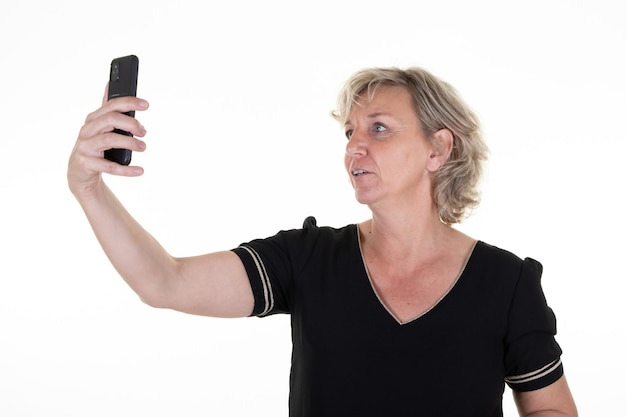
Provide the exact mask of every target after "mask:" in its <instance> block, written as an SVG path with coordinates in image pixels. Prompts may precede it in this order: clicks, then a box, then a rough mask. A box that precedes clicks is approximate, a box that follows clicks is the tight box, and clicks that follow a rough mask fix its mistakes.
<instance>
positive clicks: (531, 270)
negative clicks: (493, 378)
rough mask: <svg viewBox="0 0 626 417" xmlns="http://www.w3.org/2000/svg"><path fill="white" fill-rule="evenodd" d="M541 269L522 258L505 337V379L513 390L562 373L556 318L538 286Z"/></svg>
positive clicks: (544, 383) (536, 385)
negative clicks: (556, 338)
mask: <svg viewBox="0 0 626 417" xmlns="http://www.w3.org/2000/svg"><path fill="white" fill-rule="evenodd" d="M542 271H543V268H542V266H541V264H540V263H539V262H537V261H535V260H534V259H531V258H526V259H524V261H523V262H522V266H521V271H520V275H519V279H518V283H517V287H516V289H515V294H514V296H513V300H512V303H511V309H510V313H509V322H508V330H507V335H506V340H505V358H504V359H505V367H506V369H505V370H506V375H507V376H506V378H505V381H506V383H507V384H508V386H509V387H510V388H511V389H512V390H514V391H533V390H537V389H540V388H543V387H546V386H548V385H550V384H552V383H553V382H555V381H556V380H558V379H559V378H560V377H561V376H562V375H563V365H562V363H561V353H562V351H561V348H560V347H559V345H558V343H557V342H556V340H555V335H556V317H555V315H554V313H553V311H552V309H551V308H550V307H548V304H547V302H546V298H545V295H544V293H543V289H542V287H541V274H542Z"/></svg>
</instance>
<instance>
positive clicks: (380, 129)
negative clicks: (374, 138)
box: [374, 123, 387, 133]
mask: <svg viewBox="0 0 626 417" xmlns="http://www.w3.org/2000/svg"><path fill="white" fill-rule="evenodd" d="M386 130H387V128H386V127H385V126H383V125H381V124H380V123H376V124H375V125H374V132H377V133H380V132H385V131H386Z"/></svg>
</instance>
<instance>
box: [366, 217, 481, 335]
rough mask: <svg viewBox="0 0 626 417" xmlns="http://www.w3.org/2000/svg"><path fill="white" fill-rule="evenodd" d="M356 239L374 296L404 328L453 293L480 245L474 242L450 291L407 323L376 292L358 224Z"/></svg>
mask: <svg viewBox="0 0 626 417" xmlns="http://www.w3.org/2000/svg"><path fill="white" fill-rule="evenodd" d="M356 237H357V241H358V244H359V254H360V256H361V262H362V264H363V269H365V274H366V275H367V280H368V281H369V284H370V288H371V289H372V292H373V293H374V295H376V298H377V299H378V302H379V303H380V305H381V306H383V308H384V309H385V310H386V311H387V313H388V314H389V315H390V316H391V317H392V318H393V319H394V320H395V321H396V323H398V324H399V325H400V326H404V325H406V324H409V323H412V322H414V321H416V320H418V319H419V318H421V317H423V316H425V315H426V314H428V313H429V312H430V311H432V310H433V309H434V308H435V307H437V306H438V305H439V304H440V303H441V302H442V301H443V300H444V299H445V298H446V297H447V296H448V294H450V293H451V292H452V290H453V289H454V288H455V287H456V285H457V283H458V282H459V280H460V279H461V277H462V276H463V274H464V273H465V270H466V269H467V264H468V263H469V261H470V259H471V258H472V256H473V255H474V251H475V250H476V246H477V245H478V240H474V244H473V245H472V249H471V250H470V252H469V255H468V256H467V257H466V258H465V262H464V263H463V266H462V267H461V270H460V271H459V273H458V275H457V277H456V278H455V279H454V281H453V282H452V284H451V285H450V287H448V289H447V290H446V291H445V292H444V293H443V295H442V296H441V297H439V298H438V299H437V300H436V301H435V302H434V303H433V304H432V305H431V306H430V307H428V308H427V309H426V310H424V311H423V312H421V313H419V314H418V315H417V316H415V317H413V318H411V319H408V320H406V321H402V320H400V319H399V318H398V317H397V316H396V315H395V314H393V312H392V311H391V310H390V309H389V307H388V306H387V304H385V302H384V301H383V299H382V298H381V296H380V294H379V293H378V291H377V290H376V287H375V286H374V281H372V277H371V275H370V271H369V269H368V267H367V263H366V262H365V256H364V255H363V246H362V244H361V233H360V227H359V225H358V224H356Z"/></svg>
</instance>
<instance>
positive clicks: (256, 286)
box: [232, 217, 319, 317]
mask: <svg viewBox="0 0 626 417" xmlns="http://www.w3.org/2000/svg"><path fill="white" fill-rule="evenodd" d="M317 231H319V229H318V228H317V225H316V221H315V218H313V217H308V218H307V219H306V220H305V221H304V226H303V228H302V229H293V230H287V231H281V232H279V233H277V234H276V235H275V236H272V237H268V238H265V239H256V240H252V241H250V242H247V243H242V244H241V245H240V246H239V247H237V248H235V249H232V251H233V252H234V253H235V254H237V255H238V256H239V258H240V259H241V262H242V263H243V265H244V268H245V269H246V273H247V274H248V279H249V280H250V286H251V288H252V293H253V295H254V309H253V311H252V314H251V316H258V317H265V316H268V315H272V314H279V313H291V311H292V308H293V305H292V304H293V286H294V277H295V275H296V274H297V273H298V272H299V271H300V270H301V269H302V267H303V266H302V265H303V264H304V263H305V262H306V259H307V257H308V256H309V255H310V253H311V251H312V248H313V247H314V246H315V240H316V237H317Z"/></svg>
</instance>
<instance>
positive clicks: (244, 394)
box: [0, 0, 626, 417]
mask: <svg viewBox="0 0 626 417" xmlns="http://www.w3.org/2000/svg"><path fill="white" fill-rule="evenodd" d="M203 3H207V4H203ZM619 3H620V2H618V1H609V0H593V1H591V0H587V1H574V0H568V1H565V0H563V1H550V0H542V1H534V0H533V1H526V2H523V3H515V4H513V3H512V2H503V1H496V0H479V1H473V2H471V1H464V0H457V1H452V0H448V1H445V0H444V1H437V2H434V1H432V2H418V1H405V2H401V1H395V0H388V1H385V2H375V1H364V0H358V1H357V0H350V1H344V2H342V1H318V2H306V3H305V2H301V3H299V2H295V1H276V0H268V1H263V2H257V1H253V0H250V1H240V2H225V1H220V2H212V3H211V4H208V2H200V1H198V2H191V1H184V0H181V1H178V2H169V1H168V2H165V1H147V0H145V1H136V2H124V1H118V0H112V1H106V2H98V3H91V2H83V1H68V0H65V1H63V0H59V1H56V2H47V1H23V2H5V4H3V6H2V8H1V12H0V42H1V45H2V48H1V51H2V53H1V55H0V62H1V65H0V77H1V78H0V79H1V81H2V84H1V85H2V95H0V119H1V121H2V123H1V124H2V131H1V133H0V145H1V148H0V149H2V152H3V155H2V156H3V158H2V162H1V163H0V181H1V187H2V188H1V189H2V200H1V201H2V202H1V204H0V210H1V211H0V214H1V216H0V244H1V248H0V249H1V251H0V256H1V260H2V262H1V264H0V265H1V266H0V268H1V269H0V275H1V278H0V417H21V416H29V417H30V416H64V417H65V416H67V417H70V416H71V417H74V416H76V417H78V416H80V417H82V416H94V417H97V416H107V417H108V416H111V415H116V416H148V415H149V416H157V417H158V416H174V415H175V416H186V417H187V416H188V417H193V416H207V415H220V416H242V415H250V414H251V413H253V412H254V413H257V415H265V416H281V415H283V416H284V415H286V414H287V395H288V373H289V363H290V330H289V321H288V318H287V317H272V318H268V319H263V320H261V319H241V320H218V319H210V318H202V317H195V316H188V315H184V314H180V313H175V312H171V311H166V310H157V309H152V308H150V307H148V306H146V305H144V304H142V303H141V302H140V301H139V299H138V298H137V296H136V295H135V294H134V293H132V291H131V290H130V289H129V288H128V287H127V286H126V284H125V283H124V282H123V281H122V280H121V279H120V278H119V277H118V276H117V275H116V273H115V271H114V270H113V268H112V267H111V266H110V265H109V263H108V261H107V260H106V258H105V256H104V254H103V253H102V251H101V250H100V248H99V246H98V245H97V243H96V241H95V238H94V237H93V235H92V233H91V230H90V228H89V226H88V224H87V222H86V219H85V217H84V215H83V214H82V212H81V210H80V208H79V206H78V204H77V203H76V202H75V200H74V199H73V197H72V195H71V194H70V192H69V190H68V189H67V185H66V180H65V169H66V162H67V158H68V155H69V153H70V150H71V148H72V146H73V143H74V140H75V137H76V135H77V132H78V130H79V128H80V126H81V124H82V122H83V120H84V118H85V116H86V115H87V113H89V112H91V111H92V110H95V109H96V108H97V107H98V106H99V103H100V99H101V96H102V93H103V90H104V86H105V83H106V80H107V77H108V66H109V63H110V60H111V59H112V58H114V57H117V56H121V55H126V54H130V53H134V54H136V55H138V56H139V58H140V61H141V62H140V76H139V87H138V90H139V95H140V96H142V97H144V98H147V99H148V100H149V101H150V102H151V109H150V110H149V111H148V112H146V113H143V114H138V117H140V118H141V121H142V123H143V124H144V126H146V127H147V129H148V136H147V137H146V141H147V142H148V150H147V152H145V153H144V154H135V155H134V163H136V164H139V165H142V166H143V167H144V168H145V170H146V173H145V175H144V176H143V177H141V178H136V179H120V178H110V177H109V178H107V181H108V182H109V184H110V186H111V187H112V188H113V190H114V191H115V192H116V193H117V194H118V196H119V197H120V199H121V200H122V201H123V202H124V203H125V204H126V205H127V207H128V208H129V210H130V211H131V212H132V213H133V214H134V215H135V217H136V218H137V219H138V220H139V221H140V222H141V223H142V224H143V225H144V226H145V227H146V228H147V229H148V230H149V231H150V232H152V233H153V234H154V235H155V236H156V237H157V238H158V239H159V240H160V241H161V243H162V244H163V245H164V246H165V247H166V248H167V249H168V250H169V251H170V252H171V253H172V254H174V255H192V254H197V253H204V252H208V251H213V250H219V249H229V248H232V247H234V246H236V245H238V244H239V243H240V242H243V241H247V240H250V239H252V238H256V237H264V236H268V235H271V234H274V233H275V232H276V231H278V230H279V229H286V228H294V227H299V226H300V225H301V223H302V220H303V219H304V218H305V217H306V216H308V215H315V216H316V217H317V219H318V223H319V224H321V225H330V226H343V225H344V224H346V223H353V222H358V221H361V220H363V219H365V218H366V217H367V215H368V213H367V210H366V209H365V208H363V207H361V206H359V205H358V204H357V203H356V202H355V201H354V199H353V196H352V191H351V189H350V186H349V184H348V181H347V179H346V176H345V174H344V172H343V166H342V157H343V149H344V146H345V140H344V139H343V135H342V132H341V130H340V129H339V128H338V126H337V125H336V123H335V122H334V121H333V120H332V119H331V118H330V117H329V116H328V113H329V111H330V110H331V109H332V108H333V107H334V104H335V96H336V93H337V91H338V89H339V87H340V85H341V83H342V82H343V81H344V80H345V79H346V78H347V77H348V76H349V75H350V74H351V73H353V72H354V71H356V70H357V69H360V68H361V67H364V66H387V65H399V66H408V65H419V66H424V67H426V68H427V69H429V70H431V71H432V72H434V73H435V74H437V75H439V76H440V77H442V78H443V79H445V80H447V81H449V82H450V83H452V84H453V85H454V86H456V87H457V89H458V90H459V91H460V92H461V95H462V96H463V97H464V98H465V100H466V101H467V102H468V103H469V104H470V105H471V106H472V107H473V108H474V109H475V110H476V112H477V113H478V114H479V116H480V117H481V120H482V122H483V125H484V130H485V134H486V138H487V141H488V144H489V145H490V148H491V155H490V158H491V159H490V162H489V165H488V172H487V177H486V179H485V182H484V186H483V189H484V198H483V204H482V206H481V207H480V209H479V210H478V211H477V212H476V214H475V215H474V216H473V217H472V218H471V219H470V220H468V221H467V222H465V223H464V224H462V225H461V226H460V228H461V229H462V230H464V231H466V232H467V233H469V234H471V235H473V236H474V237H476V238H479V239H482V240H485V241H487V242H489V243H492V244H495V245H497V246H500V247H503V248H506V249H509V250H511V251H513V252H515V253H517V254H518V255H520V256H523V257H524V256H531V257H534V258H536V259H538V260H540V261H541V262H542V263H543V264H544V267H545V271H544V278H543V283H544V289H545V292H546V295H547V297H548V301H549V303H550V305H551V306H552V307H553V309H554V310H555V311H556V313H557V317H558V320H559V334H558V340H559V342H560V343H561V345H562V347H563V349H564V352H565V353H564V357H563V358H564V362H565V366H566V373H567V375H568V379H569V381H570V385H571V388H572V390H573V392H574V395H575V397H576V400H577V403H578V406H579V410H580V412H581V415H617V414H619V413H620V412H622V410H623V405H622V404H623V399H622V397H623V392H622V391H623V389H620V388H623V381H622V380H621V376H622V375H624V374H625V373H626V365H625V363H624V361H623V357H622V356H623V352H624V351H626V343H625V340H624V339H625V337H624V335H625V331H624V326H623V321H624V318H625V317H626V308H625V307H624V302H623V291H624V289H625V286H624V283H623V281H624V278H625V275H626V274H625V273H624V269H623V253H622V252H623V249H624V243H623V241H622V238H623V237H624V231H625V229H624V224H623V221H622V219H621V217H623V214H622V210H623V208H624V199H623V196H622V193H623V190H624V186H623V179H624V177H625V176H624V173H623V166H624V162H623V158H624V155H625V154H626V140H625V139H626V138H625V136H626V135H625V133H624V128H623V121H624V116H625V115H624V110H625V106H624V97H625V96H626V82H625V81H624V75H625V74H626V63H625V60H624V51H625V47H626V45H625V41H626V28H625V26H624V24H623V22H624V18H625V17H626V16H625V14H624V12H622V11H621V6H618V5H619ZM507 391H508V390H507ZM451 395H453V393H451ZM505 407H506V415H509V416H512V415H515V411H514V407H513V405H512V402H511V400H510V393H508V392H507V393H506V394H505Z"/></svg>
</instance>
